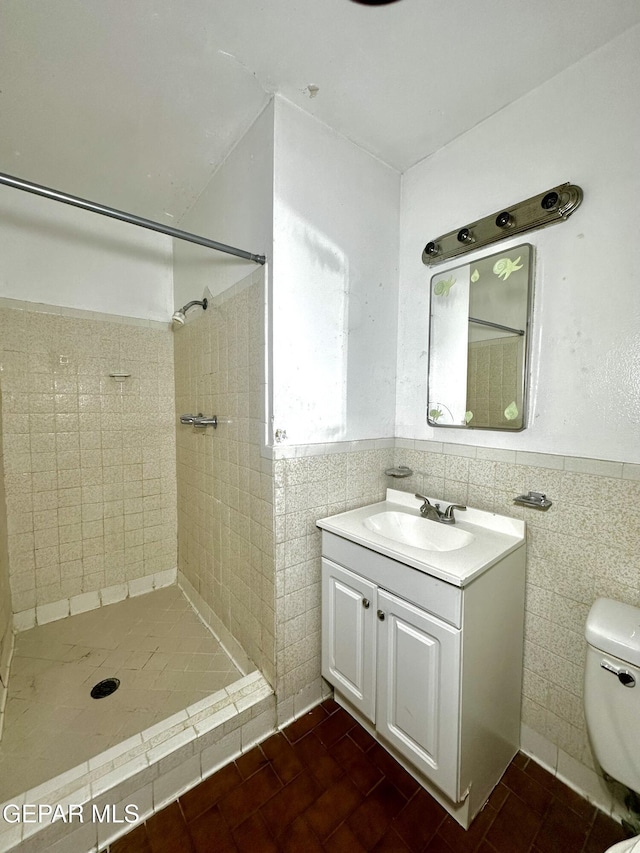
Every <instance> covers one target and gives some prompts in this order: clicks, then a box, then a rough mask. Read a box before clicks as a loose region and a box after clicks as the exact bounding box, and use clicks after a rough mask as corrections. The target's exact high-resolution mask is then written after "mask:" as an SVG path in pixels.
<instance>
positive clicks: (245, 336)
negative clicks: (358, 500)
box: [0, 176, 275, 851]
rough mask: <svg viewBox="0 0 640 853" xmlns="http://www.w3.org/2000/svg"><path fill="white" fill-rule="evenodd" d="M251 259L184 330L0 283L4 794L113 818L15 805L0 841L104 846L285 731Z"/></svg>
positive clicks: (261, 354)
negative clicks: (210, 424) (278, 705)
mask: <svg viewBox="0 0 640 853" xmlns="http://www.w3.org/2000/svg"><path fill="white" fill-rule="evenodd" d="M2 177H3V178H6V177H7V176H2ZM4 182H5V183H6V181H4ZM34 186H35V185H34ZM19 188H21V189H28V188H26V187H19ZM38 189H44V188H38ZM29 191H32V192H35V191H36V190H33V189H32V190H29ZM50 192H53V191H50ZM39 194H43V193H39ZM69 198H72V197H66V198H59V199H57V200H59V201H65V202H66V203H69V204H73V203H74V202H73V201H69V200H68V199H69ZM76 201H82V200H76ZM85 204H92V203H90V202H86V203H85ZM78 206H79V205H78ZM96 207H98V206H96ZM89 209H90V208H89ZM94 212H103V211H101V210H95V211H94ZM117 213H120V212H117ZM106 215H112V214H111V213H107V214H106ZM120 218H121V217H120ZM134 224H141V223H139V222H136V223H134ZM144 227H149V226H144ZM182 233H183V232H179V233H177V234H173V235H172V236H176V237H181V235H182ZM202 239H203V238H202ZM198 240H199V241H200V242H202V240H201V238H198ZM220 245H221V244H216V246H215V247H214V248H219V247H220ZM226 248H228V247H226ZM223 250H224V248H223ZM234 251H235V250H234ZM251 257H252V259H256V258H259V260H257V263H258V264H259V266H258V267H257V268H256V270H255V272H254V273H252V274H250V275H249V276H248V277H247V278H245V279H244V280H242V281H240V282H239V283H237V284H236V285H234V286H233V287H231V288H229V289H227V290H226V291H224V292H223V293H220V294H217V295H215V296H213V295H211V294H208V295H207V297H206V300H203V301H204V302H205V304H206V305H207V309H208V310H204V311H200V312H195V311H190V312H189V316H188V318H187V322H185V315H186V309H188V308H189V307H191V306H190V305H188V306H185V311H184V313H183V314H182V317H181V320H182V322H180V321H178V322H177V323H174V324H173V329H172V328H171V327H170V325H169V323H153V322H144V323H141V322H140V321H136V320H133V319H131V320H128V319H127V318H122V317H106V316H105V315H94V314H91V312H79V311H72V310H65V309H60V308H57V307H55V306H46V305H35V304H32V303H17V302H15V301H13V300H0V363H1V367H2V369H1V372H0V803H2V804H7V803H9V804H21V803H27V804H45V805H47V804H58V805H60V804H62V805H63V806H65V805H68V804H75V805H78V804H81V805H82V806H83V808H84V809H85V814H86V813H87V812H86V809H89V808H90V807H91V808H93V807H94V806H95V807H100V808H101V809H102V812H101V813H104V808H105V806H108V808H110V809H111V812H108V814H111V816H112V817H113V820H106V821H98V822H95V821H94V822H92V821H88V820H84V821H77V820H76V821H75V822H73V821H65V820H63V821H60V820H58V821H56V822H51V821H48V820H46V818H45V819H44V820H43V821H42V822H39V823H28V822H27V823H24V822H11V821H8V822H7V821H5V822H3V823H2V825H1V826H0V850H3V851H4V850H11V849H14V848H15V849H20V850H24V851H29V850H31V849H33V850H34V851H35V850H40V849H43V847H47V849H52V850H56V849H58V848H57V847H56V846H55V845H57V844H59V845H61V846H60V848H59V849H60V850H62V849H65V850H66V849H78V850H80V849H93V848H94V847H95V848H97V849H102V848H103V847H105V846H106V845H107V844H108V843H109V842H110V840H112V839H113V838H115V837H117V836H118V835H120V834H122V833H123V832H124V831H126V830H127V829H128V828H130V826H129V825H128V824H126V823H125V824H124V825H123V821H122V820H121V819H120V818H121V817H122V808H123V807H124V805H125V804H128V805H132V804H133V805H135V807H136V810H137V816H138V818H141V819H143V818H144V817H145V816H147V815H148V814H150V813H151V812H152V811H154V810H157V809H159V808H162V806H163V805H165V804H166V803H168V802H170V801H171V800H173V799H175V797H176V796H177V795H178V794H180V793H181V792H182V791H184V790H186V789H187V788H189V787H191V786H193V785H194V784H197V782H199V781H200V779H202V778H203V777H205V776H207V775H209V774H210V773H211V772H213V771H214V770H215V769H217V767H218V766H220V765H221V764H223V763H225V762H226V761H228V760H230V759H231V758H233V757H234V756H235V755H237V754H238V753H239V752H241V751H244V750H245V749H247V748H248V747H249V746H251V745H252V744H253V743H255V742H256V741H258V740H260V739H262V738H263V737H264V736H265V735H266V734H268V733H269V732H270V731H272V730H273V729H274V726H275V697H274V692H273V686H274V684H275V639H274V638H275V616H274V595H275V592H274V567H275V558H274V548H275V546H274V531H273V477H272V471H271V465H272V463H271V460H270V459H268V458H266V457H265V456H264V453H263V446H264V437H265V392H266V386H265V367H264V365H265V274H264V266H262V264H263V262H264V258H262V257H261V256H251ZM194 304H196V302H195V301H194ZM197 304H200V305H202V302H198V303H197ZM202 307H204V305H202ZM187 411H189V412H190V411H194V412H205V413H215V414H216V415H217V429H216V430H215V431H214V430H213V429H212V428H202V427H198V426H196V425H193V424H191V423H187V424H184V423H181V421H180V415H181V414H182V413H184V412H187ZM119 809H120V812H119V811H118V810H119ZM65 845H66V846H65ZM69 845H72V846H69ZM73 845H75V846H73Z"/></svg>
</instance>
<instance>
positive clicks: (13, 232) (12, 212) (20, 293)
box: [0, 186, 172, 321]
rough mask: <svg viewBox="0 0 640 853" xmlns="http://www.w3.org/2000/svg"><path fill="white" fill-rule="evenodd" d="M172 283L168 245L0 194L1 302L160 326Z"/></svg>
mask: <svg viewBox="0 0 640 853" xmlns="http://www.w3.org/2000/svg"><path fill="white" fill-rule="evenodd" d="M60 189H62V190H64V187H60ZM95 201H97V202H100V199H95ZM171 277H172V274H171V239H170V238H169V237H165V236H164V235H162V234H157V233H156V232H154V231H147V230H145V229H143V228H139V227H136V226H134V225H129V224H127V223H123V222H119V221H118V220H114V219H107V218H105V217H103V216H98V215H96V214H94V213H88V212H87V211H83V210H80V209H78V208H74V207H69V206H68V205H64V204H60V203H59V202H55V201H50V200H49V199H45V198H40V197H39V196H35V195H31V194H29V193H26V192H21V191H19V190H15V189H13V188H10V187H4V186H0V297H7V298H10V299H21V300H24V301H26V302H43V303H46V304H48V305H57V306H64V307H67V308H79V309H82V310H85V311H99V312H103V313H107V314H118V315H121V316H126V317H139V318H143V319H145V320H161V321H162V320H168V319H169V317H170V316H171V312H172V308H171V305H172V298H171V297H172V284H171Z"/></svg>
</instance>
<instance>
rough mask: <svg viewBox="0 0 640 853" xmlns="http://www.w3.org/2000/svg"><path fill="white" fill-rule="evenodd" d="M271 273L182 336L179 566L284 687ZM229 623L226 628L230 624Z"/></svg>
mask: <svg viewBox="0 0 640 853" xmlns="http://www.w3.org/2000/svg"><path fill="white" fill-rule="evenodd" d="M264 307H265V277H264V269H263V268H260V269H259V270H257V271H255V272H254V273H252V274H251V275H250V276H248V277H247V278H246V279H244V280H243V281H242V282H240V283H239V284H237V285H234V286H233V287H232V288H230V289H228V290H226V291H224V292H223V293H222V294H220V295H218V296H216V297H214V298H211V299H210V300H209V307H208V309H207V310H206V311H204V312H201V313H200V314H199V315H198V314H197V313H196V312H195V311H194V312H193V314H195V315H196V316H193V315H190V316H189V321H188V322H187V324H186V325H185V326H183V327H182V328H179V329H177V330H176V331H175V333H174V344H175V371H176V372H175V382H176V413H177V415H178V416H179V415H180V414H186V413H196V414H197V413H199V412H202V413H203V414H205V415H217V417H218V419H219V423H218V427H217V429H215V430H214V429H213V428H212V427H207V428H206V429H197V428H194V427H191V426H184V425H180V424H179V423H178V426H177V459H178V465H177V475H178V568H179V572H180V574H181V576H182V577H184V578H186V580H187V582H188V583H189V584H190V585H191V587H192V588H193V589H194V590H195V592H196V593H197V594H198V596H199V597H200V599H201V600H202V601H203V602H204V604H205V605H206V608H208V610H209V611H210V612H205V613H203V616H205V618H206V617H213V622H214V624H213V625H212V627H213V628H214V630H216V631H217V632H218V633H219V634H220V635H221V639H222V640H223V641H224V639H225V637H224V634H225V630H226V631H227V632H229V633H230V634H231V635H232V636H233V637H234V638H235V639H236V640H237V641H238V642H239V643H240V645H241V646H242V647H243V649H244V651H245V652H246V654H247V655H248V656H249V657H250V658H251V660H252V661H253V662H254V664H256V665H257V666H258V667H259V668H260V670H261V671H262V672H263V674H264V675H265V677H266V678H267V679H268V680H269V681H271V682H272V683H274V682H275V623H274V582H273V572H274V564H273V549H274V544H273V503H272V501H273V481H272V476H271V462H270V460H268V459H264V458H263V457H262V455H261V448H262V446H263V443H264V436H265V414H264V413H265V396H266V394H265V368H264V329H265V322H264ZM221 626H222V627H221Z"/></svg>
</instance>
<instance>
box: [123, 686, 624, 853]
mask: <svg viewBox="0 0 640 853" xmlns="http://www.w3.org/2000/svg"><path fill="white" fill-rule="evenodd" d="M624 837H625V834H624V832H623V830H622V828H621V827H620V826H619V825H618V824H616V823H615V822H614V821H613V820H611V819H610V818H609V817H607V816H605V815H604V814H602V813H601V812H599V811H598V810H597V809H596V808H594V806H592V805H590V804H589V803H588V802H587V801H586V800H583V799H582V798H581V797H579V796H578V795H577V794H575V793H574V792H573V791H571V790H570V789H569V788H567V787H566V786H565V785H562V784H561V783H560V782H558V781H557V779H555V777H553V776H551V775H550V774H549V773H547V772H546V771H545V770H543V769H542V768H541V767H540V766H539V765H538V764H536V763H535V762H533V761H530V760H529V759H528V758H527V757H526V756H524V755H522V754H521V753H520V754H518V755H517V756H516V758H515V759H514V760H513V762H512V763H511V765H510V766H509V768H508V769H507V772H506V773H505V775H504V777H503V779H502V781H501V782H500V784H499V785H498V787H497V788H496V789H495V791H494V792H493V794H492V795H491V798H490V800H489V802H488V804H487V805H486V806H485V808H484V809H483V811H482V812H481V813H480V814H479V815H478V817H477V818H476V820H475V821H474V822H473V824H472V826H471V828H470V829H469V830H468V831H467V832H465V831H464V830H463V829H462V828H461V827H460V826H459V825H458V824H457V823H456V822H455V821H454V820H453V819H452V818H451V817H449V815H448V814H447V813H446V812H445V810H444V809H443V808H442V807H441V806H440V805H438V803H436V801H435V800H434V799H432V797H430V796H429V795H428V794H427V793H426V791H424V790H423V789H422V788H420V786H419V785H418V783H417V782H416V781H415V780H414V779H413V778H412V777H411V776H410V775H409V774H408V773H407V772H406V771H405V770H404V769H403V768H402V767H401V766H400V765H399V764H398V763H397V762H396V761H394V760H393V759H392V758H391V757H390V756H389V755H388V753H386V752H385V750H384V749H382V748H381V747H380V746H379V745H378V744H377V743H376V742H375V741H374V740H373V738H371V737H370V735H369V734H368V733H367V732H365V731H364V729H362V728H361V727H360V726H359V725H358V724H357V723H355V722H354V720H353V719H352V718H351V717H350V716H349V715H348V714H347V713H346V712H345V711H344V710H343V709H342V708H340V707H339V706H338V705H336V703H335V702H334V701H333V700H332V699H328V700H327V701H325V702H324V703H323V704H322V705H319V706H318V707H316V708H314V709H313V710H312V711H311V712H309V713H308V714H306V715H305V716H304V717H301V718H300V719H299V720H297V721H296V722H295V723H293V724H292V725H290V726H289V727H288V728H286V729H285V730H284V732H281V733H278V734H275V735H273V736H272V737H271V738H269V739H268V740H267V741H265V742H264V743H263V744H261V745H260V746H258V747H255V748H254V749H252V750H251V751H250V752H248V753H246V754H245V755H243V756H242V757H241V758H239V759H238V760H237V761H235V762H233V763H232V764H229V765H228V766H227V767H224V768H223V769H222V770H220V771H219V772H217V773H215V774H214V775H213V776H211V777H209V779H207V780H206V781H204V782H202V783H201V784H200V785H198V786H197V787H196V788H194V789H193V790H191V791H189V792H188V793H186V794H185V795H184V796H182V797H180V799H179V800H178V801H177V802H175V803H172V804H171V805H170V806H168V807H167V808H165V809H163V811H161V812H159V813H158V814H156V815H154V816H153V817H151V818H150V819H149V820H147V821H146V823H145V824H143V825H140V826H138V827H136V828H135V829H134V830H133V831H132V832H130V833H129V834H128V835H126V836H124V837H123V838H122V839H120V840H119V841H117V842H115V843H114V844H112V845H111V849H110V853H182V851H184V853H227V851H249V853H269V851H290V853H316V851H318V853H322V851H327V853H339V851H345V853H358V852H359V851H364V850H373V851H397V853H405V851H411V853H603V851H605V850H606V849H607V847H609V846H610V845H611V844H613V843H615V842H616V841H620V840H621V839H623V838H624Z"/></svg>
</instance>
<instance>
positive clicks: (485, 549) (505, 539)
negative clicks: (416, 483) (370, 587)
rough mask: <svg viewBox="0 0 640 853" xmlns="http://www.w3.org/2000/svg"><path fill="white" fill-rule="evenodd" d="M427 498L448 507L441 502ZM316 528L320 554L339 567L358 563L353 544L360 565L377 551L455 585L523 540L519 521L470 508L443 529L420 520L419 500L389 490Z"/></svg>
mask: <svg viewBox="0 0 640 853" xmlns="http://www.w3.org/2000/svg"><path fill="white" fill-rule="evenodd" d="M428 498H429V500H430V501H431V502H432V503H436V502H438V503H440V506H441V507H442V508H443V509H445V508H446V505H447V502H446V501H443V500H442V498H441V497H437V496H433V497H431V496H430V495H428ZM316 524H317V525H318V527H320V528H321V530H322V531H323V554H324V555H325V557H328V558H329V559H334V560H335V561H336V562H337V563H339V564H340V565H347V564H348V563H346V562H344V561H345V560H351V562H353V559H356V558H355V557H354V555H353V553H352V549H353V545H354V544H355V545H356V546H358V545H360V546H362V547H363V548H364V549H368V552H365V551H361V552H359V553H360V554H361V559H362V560H366V561H367V562H369V561H370V557H369V556H367V553H369V554H370V553H371V552H377V553H378V554H382V555H383V556H385V557H390V558H391V559H392V560H395V561H397V562H398V563H404V565H405V566H410V567H411V568H414V569H418V571H420V572H425V573H426V574H429V575H431V576H432V577H435V578H438V579H440V580H443V581H445V582H446V583H450V584H454V585H455V586H466V585H467V584H469V583H471V581H473V580H474V579H475V578H477V577H478V576H479V575H481V574H482V573H483V572H485V571H486V570H487V569H488V568H489V567H490V566H492V565H493V564H494V563H496V562H497V561H498V560H501V559H502V558H503V557H504V556H506V555H507V554H509V553H510V552H511V551H514V550H516V549H517V548H520V547H521V546H522V545H523V544H524V541H525V537H524V522H523V521H521V520H520V519H517V518H510V517H507V516H503V515H496V514H495V513H492V512H486V511H485V510H480V509H475V508H474V507H470V506H468V507H467V509H466V512H460V513H458V514H457V516H456V521H455V524H451V525H447V524H442V523H441V522H439V521H433V520H431V519H430V518H423V517H422V516H421V515H420V501H419V500H416V498H415V496H414V495H413V494H412V493H410V492H402V491H399V490H396V489H387V497H386V500H384V501H379V502H378V503H375V504H369V505H368V506H362V507H358V508H357V509H351V510H348V511H347V512H342V513H339V514H338V515H333V516H329V517H328V518H321V519H319V520H318V521H317V522H316ZM350 543H353V544H350ZM345 549H346V550H345ZM331 555H333V556H331Z"/></svg>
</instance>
